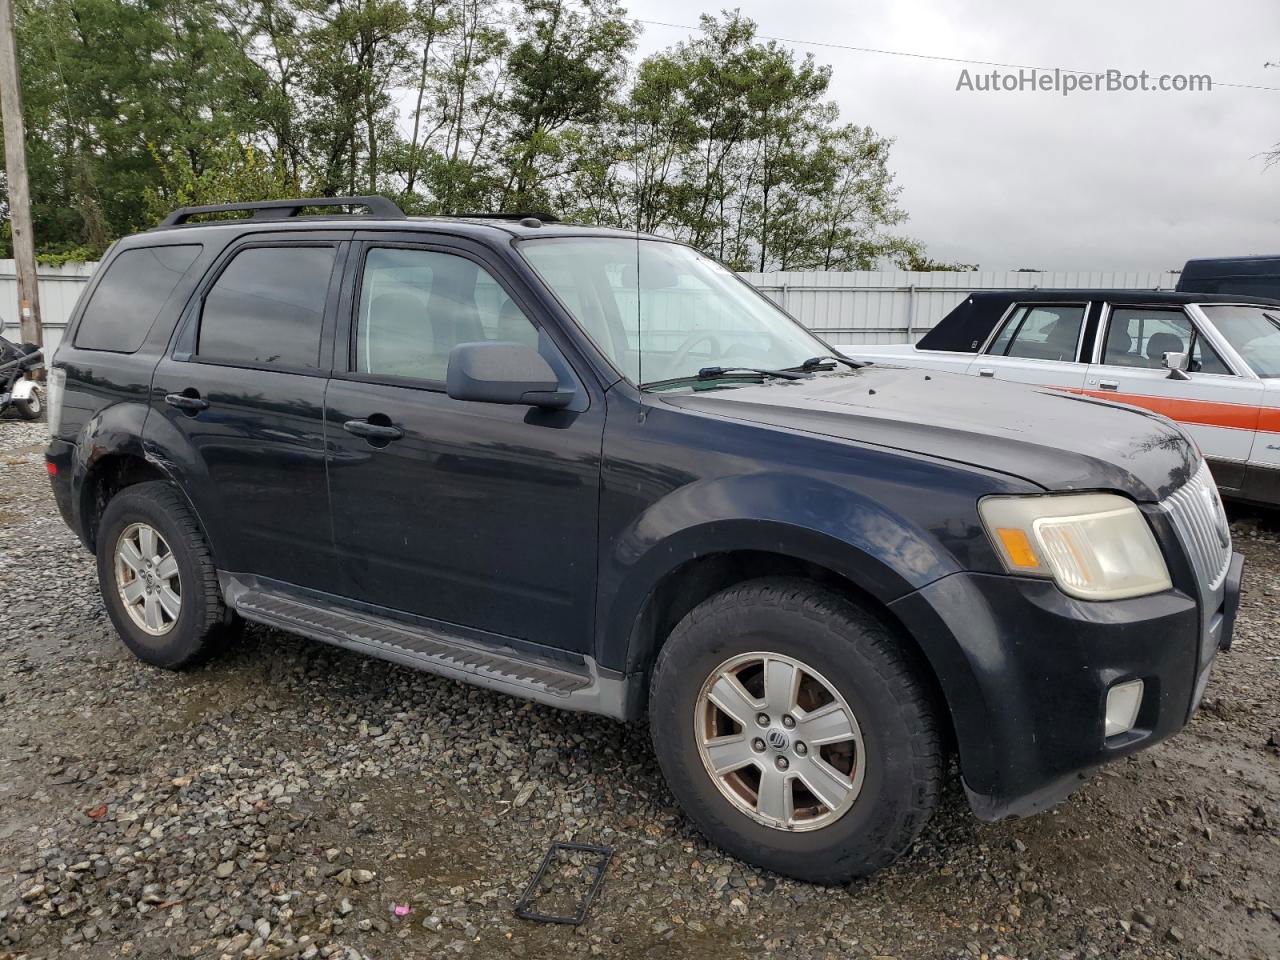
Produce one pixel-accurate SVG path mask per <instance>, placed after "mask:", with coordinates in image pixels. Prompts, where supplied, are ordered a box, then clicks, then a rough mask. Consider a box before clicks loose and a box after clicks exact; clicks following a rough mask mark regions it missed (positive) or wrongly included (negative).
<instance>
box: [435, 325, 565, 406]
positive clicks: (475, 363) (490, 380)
mask: <svg viewBox="0 0 1280 960" xmlns="http://www.w3.org/2000/svg"><path fill="white" fill-rule="evenodd" d="M445 392H446V393H448V394H449V396H451V397H453V399H455V400H477V401H480V402H481V403H511V404H525V405H527V406H531V407H551V408H560V407H567V406H568V405H569V403H570V401H572V400H573V391H572V390H561V389H560V380H559V378H558V377H557V376H556V372H555V371H554V370H552V369H551V364H549V363H547V361H546V360H544V359H543V358H542V356H541V355H540V354H539V353H538V351H537V350H534V349H533V348H532V347H528V346H525V345H524V344H521V343H508V342H506V341H489V342H484V343H460V344H458V345H457V346H456V347H454V348H453V349H452V350H451V351H450V352H449V370H448V372H447V373H446V374H445Z"/></svg>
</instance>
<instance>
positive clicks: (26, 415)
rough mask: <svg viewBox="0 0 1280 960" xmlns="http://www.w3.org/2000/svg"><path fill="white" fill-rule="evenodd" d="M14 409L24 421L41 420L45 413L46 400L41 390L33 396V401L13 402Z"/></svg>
mask: <svg viewBox="0 0 1280 960" xmlns="http://www.w3.org/2000/svg"><path fill="white" fill-rule="evenodd" d="M13 409H15V410H17V411H18V416H20V417H21V418H22V419H23V420H39V419H40V414H42V413H44V399H43V398H42V397H41V395H40V390H39V388H38V387H37V388H36V390H35V392H34V393H32V394H31V399H29V400H15V401H13Z"/></svg>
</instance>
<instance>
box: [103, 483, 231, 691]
mask: <svg viewBox="0 0 1280 960" xmlns="http://www.w3.org/2000/svg"><path fill="white" fill-rule="evenodd" d="M97 547H98V583H99V586H100V587H101V590H102V599H103V602H104V603H105V604H106V607H107V613H108V614H109V615H110V617H111V622H112V623H113V624H114V625H115V628H116V632H117V633H119V634H120V638H121V639H122V640H124V643H125V646H127V647H128V648H129V649H130V650H131V651H133V653H134V655H135V656H136V657H138V659H140V660H143V661H145V662H147V663H150V664H154V665H155V666H157V667H164V668H165V669H167V670H179V669H181V668H183V667H186V666H190V665H191V664H193V663H196V662H198V661H199V660H201V659H202V658H203V657H205V656H206V655H207V654H208V653H209V652H210V651H211V649H212V647H213V646H214V644H215V642H216V641H217V640H218V639H220V637H221V636H222V635H223V634H224V633H225V632H226V631H227V630H228V628H229V627H230V626H231V625H232V624H233V622H234V618H235V615H234V614H233V613H231V612H230V611H229V610H228V609H227V607H226V605H225V604H224V603H223V602H222V592H221V590H220V589H219V587H218V576H217V571H216V570H215V569H214V566H213V560H212V557H211V556H210V553H209V545H208V544H207V543H206V542H205V539H204V534H203V533H202V532H201V530H200V525H199V523H197V522H196V518H195V515H194V514H193V513H192V512H191V509H190V508H189V507H188V506H187V504H186V501H185V500H184V499H183V498H182V495H181V494H179V493H178V491H177V490H175V489H174V488H173V487H172V486H170V485H169V484H167V483H163V482H159V481H152V482H148V483H139V484H136V485H134V486H130V487H126V488H125V489H124V490H123V491H121V492H120V493H119V494H117V495H116V496H115V497H113V498H112V499H111V501H110V502H109V503H108V504H107V508H106V510H105V511H103V514H102V522H101V524H99V527H98V542H97Z"/></svg>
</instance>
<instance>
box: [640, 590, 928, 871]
mask: <svg viewBox="0 0 1280 960" xmlns="http://www.w3.org/2000/svg"><path fill="white" fill-rule="evenodd" d="M650 725H651V733H652V736H653V744H654V749H655V751H656V753H657V755H658V762H659V764H660V765H661V767H662V771H663V774H664V775H665V776H666V779H667V783H668V784H669V785H670V787H671V791H672V793H674V794H675V796H676V798H677V799H678V800H679V801H680V803H681V804H682V805H683V807H684V809H685V810H686V811H687V812H688V814H689V816H690V817H691V818H692V819H693V821H694V822H695V823H696V824H697V826H698V827H699V829H701V830H702V832H703V833H704V834H705V835H706V836H707V837H708V838H709V839H710V840H712V841H713V842H714V843H716V844H718V845H719V846H721V847H723V848H724V849H726V850H728V851H729V852H730V853H733V854H734V855H735V856H738V857H741V858H742V859H744V860H748V861H751V862H753V863H758V864H760V865H762V866H764V867H767V868H769V869H771V870H774V871H776V872H778V873H782V874H786V875H788V876H792V877H797V878H799V879H801V880H809V881H813V882H818V883H842V882H844V881H846V880H848V879H850V878H851V877H855V876H862V875H865V874H869V873H873V872H874V871H876V870H878V869H880V868H881V867H884V866H886V865H887V864H889V863H891V862H892V861H893V860H895V859H896V858H897V857H899V856H900V855H901V854H902V853H903V852H905V851H906V850H907V848H908V847H910V845H911V843H912V841H913V840H914V839H915V838H916V836H917V835H918V834H919V833H920V830H921V829H922V828H923V827H924V825H925V823H926V822H927V821H928V819H929V816H930V814H931V813H932V812H933V808H934V806H935V804H936V802H937V797H938V791H939V786H940V782H941V776H942V751H941V747H940V742H939V737H938V733H937V726H936V721H935V717H934V713H933V707H932V704H931V703H930V699H929V697H928V694H927V692H926V690H925V688H924V686H923V684H922V683H921V682H920V680H919V678H918V676H917V674H916V672H915V669H914V668H913V666H912V664H911V663H910V661H909V660H908V658H907V657H906V655H905V654H904V652H903V650H902V649H901V647H900V646H899V645H898V644H897V643H896V642H895V639H894V638H893V637H892V636H891V635H890V633H889V631H888V630H887V629H886V628H885V627H884V625H883V624H881V623H880V621H879V620H877V619H876V618H875V617H873V616H872V615H871V614H869V613H868V612H866V611H865V610H863V609H861V608H859V607H857V606H855V605H854V604H852V603H850V602H849V601H848V600H846V599H845V598H844V597H842V596H840V595H839V594H836V593H834V592H832V591H829V590H826V589H824V588H822V587H819V586H817V585H815V584H813V583H810V582H808V581H804V580H798V579H784V578H771V579H766V580H755V581H751V582H748V583H744V584H740V585H738V586H736V587H731V588H730V589H728V590H726V591H724V592H723V593H720V594H718V595H716V596H714V597H712V598H711V599H709V600H707V601H705V602H704V603H702V604H701V605H699V606H698V607H696V608H695V609H694V610H693V611H692V612H691V613H690V614H689V615H688V616H687V617H685V618H684V620H682V621H681V622H680V624H679V625H678V626H677V627H676V629H675V630H674V631H673V632H672V634H671V637H670V639H668V641H667V643H666V644H665V645H664V647H663V649H662V653H661V655H660V656H659V658H658V663H657V666H656V667H655V669H654V674H653V679H652V682H651V691H650Z"/></svg>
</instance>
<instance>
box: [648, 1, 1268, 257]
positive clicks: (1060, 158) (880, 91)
mask: <svg viewBox="0 0 1280 960" xmlns="http://www.w3.org/2000/svg"><path fill="white" fill-rule="evenodd" d="M627 7H628V11H629V12H630V14H631V15H632V16H634V17H638V18H643V19H649V20H661V21H668V22H671V23H678V24H695V23H696V22H697V16H698V14H699V13H701V12H711V13H714V12H717V11H718V10H719V9H720V7H719V6H714V5H712V6H699V5H697V4H691V3H689V0H630V2H629V3H627ZM740 8H741V10H742V12H743V13H744V14H745V15H747V16H749V17H750V18H751V19H753V20H755V21H756V23H757V24H758V25H759V31H760V33H761V34H766V35H770V36H775V37H787V38H795V39H798V40H821V41H827V42H833V43H846V44H852V45H857V46H868V47H881V48H888V49H893V50H903V51H911V52H918V53H930V54H938V55H942V56H953V57H965V58H973V59H978V60H991V61H1002V62H1009V63H1021V64H1029V65H1038V66H1040V65H1042V66H1048V67H1053V66H1062V67H1069V68H1073V69H1079V70H1095V69H1096V70H1098V71H1100V72H1101V71H1105V70H1106V69H1108V68H1115V69H1118V70H1121V71H1124V72H1130V73H1138V72H1139V71H1141V70H1144V69H1145V70H1147V71H1148V72H1149V73H1151V74H1153V75H1159V74H1161V73H1170V74H1173V73H1182V74H1199V73H1207V74H1210V75H1211V76H1212V77H1213V79H1214V81H1215V87H1214V89H1213V90H1212V91H1210V92H1197V93H1155V92H1147V93H1141V92H1135V93H1107V92H1101V93H1080V92H1077V93H1074V94H1072V95H1071V96H1068V97H1065V98H1064V97H1063V96H1061V95H1060V94H1057V93H1044V92H1029V91H1028V92H1014V93H1007V92H1000V93H977V92H967V91H960V92H957V90H956V83H957V80H958V78H959V75H960V70H961V69H962V65H960V64H954V63H939V62H936V61H930V60H918V59H908V58H903V57H891V56H883V55H877V54H867V53H854V52H849V51H843V50H833V49H829V48H820V47H810V46H804V45H799V44H797V45H796V46H795V49H796V50H798V51H800V52H802V53H804V52H812V53H813V54H814V55H815V57H816V58H817V60H818V61H819V62H820V63H827V64H830V65H831V67H832V78H831V87H830V96H831V97H832V98H833V99H834V100H835V101H836V102H837V103H838V104H839V105H840V109H841V117H842V119H843V120H846V121H849V122H853V123H858V124H863V125H868V126H871V127H873V128H874V129H875V130H877V131H878V132H879V133H881V134H883V135H886V136H891V137H894V138H896V140H897V143H896V145H895V146H894V149H893V152H892V155H891V168H892V170H893V171H894V172H895V173H896V175H897V182H898V184H899V185H900V186H901V187H902V188H903V190H902V205H903V207H904V209H905V210H906V211H907V212H908V213H909V214H910V220H908V221H907V223H906V224H905V225H904V226H903V228H902V230H903V232H905V233H908V234H910V235H911V236H914V237H916V238H918V239H920V240H922V241H924V242H925V244H926V245H927V247H928V249H929V252H930V254H931V255H932V256H934V257H937V258H939V259H946V260H960V261H964V262H969V263H979V264H981V266H982V268H983V269H984V270H1006V269H1014V268H1017V267H1035V268H1040V269H1045V270H1163V269H1170V268H1178V267H1181V266H1182V263H1183V262H1184V261H1185V260H1187V259H1188V258H1190V257H1195V256H1213V255H1229V254H1249V253H1276V254H1280V203H1278V201H1280V166H1277V167H1275V168H1273V169H1271V170H1269V171H1268V170H1265V169H1264V163H1263V160H1262V158H1261V157H1260V156H1259V154H1261V153H1262V152H1263V151H1265V150H1267V149H1268V148H1269V147H1270V146H1271V145H1272V144H1274V143H1276V142H1277V141H1280V91H1262V90H1242V89H1236V88H1230V87H1222V86H1218V85H1217V84H1220V83H1222V82H1227V81H1232V82H1237V83H1246V84H1260V85H1263V86H1270V87H1277V88H1280V69H1277V68H1270V69H1264V67H1263V64H1264V63H1266V62H1268V61H1280V3H1276V0H1220V2H1217V3H1204V2H1203V0H1124V2H1115V0H1110V2H1104V0H1073V2H1071V3H1061V4H1053V5H1050V4H1045V3H1027V2H1025V0H1020V2H1019V0H948V2H942V0H846V2H839V0H787V2H779V0H741V3H740ZM686 35H687V31H682V30H674V29H669V28H666V27H657V26H647V25H646V26H645V27H644V34H643V35H642V37H641V39H640V46H639V53H640V54H641V55H642V56H643V55H647V54H649V53H652V52H654V51H656V50H658V49H661V48H663V47H666V46H669V45H670V44H672V43H674V42H676V41H677V40H679V39H681V38H683V37H684V36H686ZM969 69H970V70H971V71H973V72H975V73H976V72H979V71H983V70H987V71H989V70H990V68H983V67H977V66H974V67H970V68H969Z"/></svg>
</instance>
